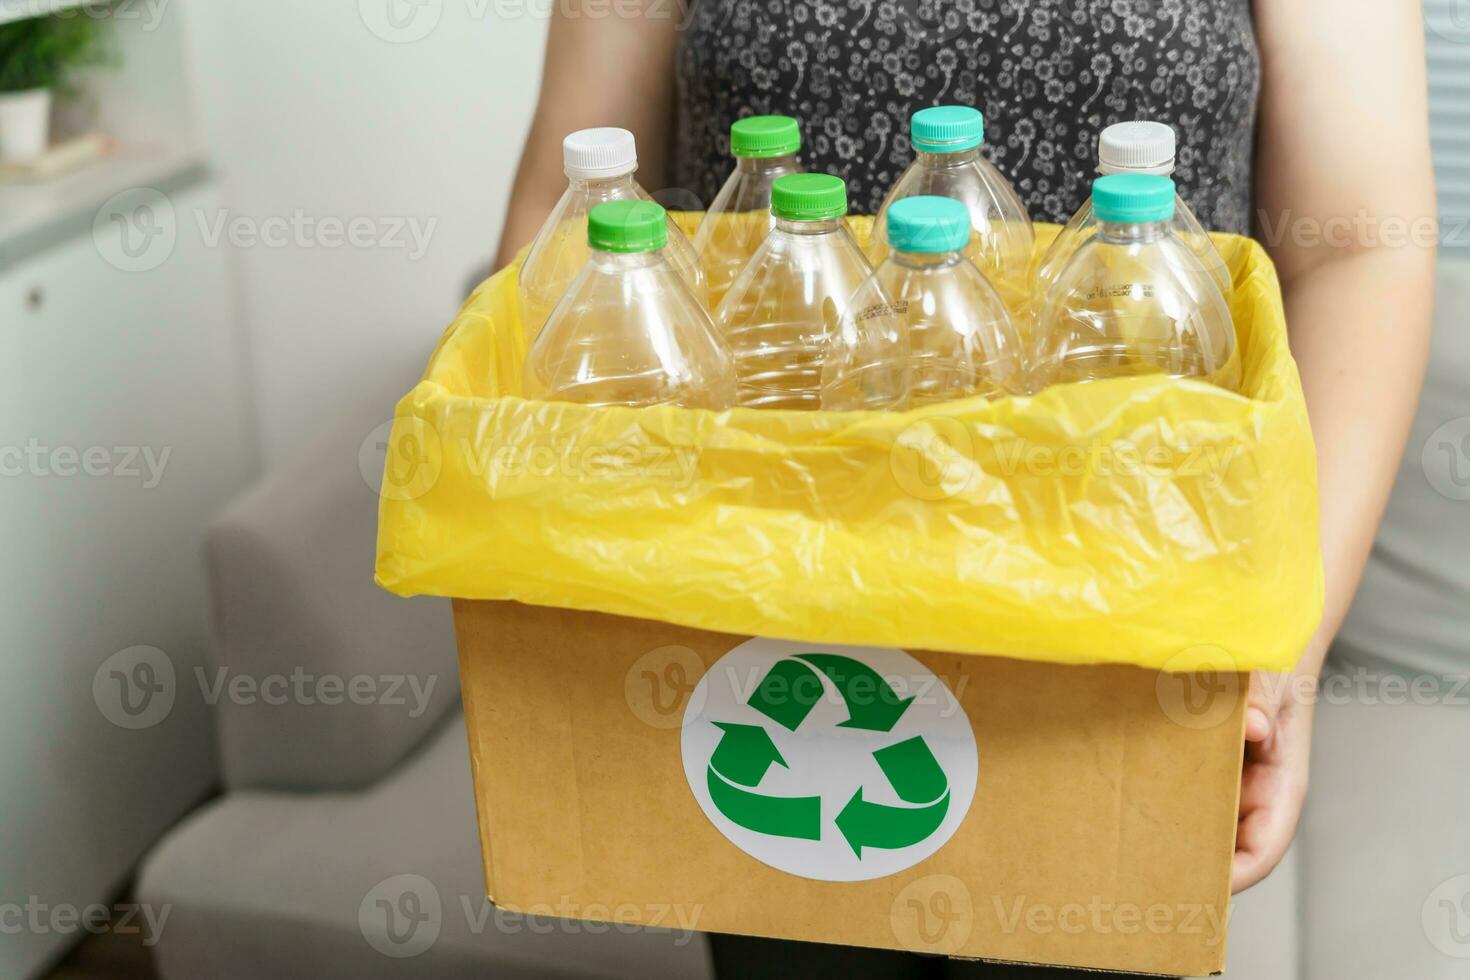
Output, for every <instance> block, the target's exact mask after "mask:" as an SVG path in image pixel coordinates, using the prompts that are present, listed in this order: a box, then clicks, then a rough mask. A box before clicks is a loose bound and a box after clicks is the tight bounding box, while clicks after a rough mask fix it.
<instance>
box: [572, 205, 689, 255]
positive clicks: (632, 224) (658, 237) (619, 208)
mask: <svg viewBox="0 0 1470 980" xmlns="http://www.w3.org/2000/svg"><path fill="white" fill-rule="evenodd" d="M668 243H669V225H668V218H667V215H666V214H665V212H664V209H663V208H661V207H659V206H658V205H657V204H654V203H653V202H652V201H609V202H607V203H606V204H599V205H597V207H595V208H593V209H592V211H591V213H589V214H588V215H587V244H588V245H590V246H592V247H593V248H595V249H597V250H598V251H599V252H623V253H627V252H652V251H653V250H654V249H659V248H663V247H664V246H665V245H667V244H668Z"/></svg>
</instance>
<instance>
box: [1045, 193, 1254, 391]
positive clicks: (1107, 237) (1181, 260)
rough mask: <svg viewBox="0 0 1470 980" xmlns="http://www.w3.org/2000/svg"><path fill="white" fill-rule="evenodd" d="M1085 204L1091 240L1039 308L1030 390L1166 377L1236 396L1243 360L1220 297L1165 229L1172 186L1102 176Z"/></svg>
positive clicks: (1197, 264) (1198, 265)
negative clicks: (1091, 213)
mask: <svg viewBox="0 0 1470 980" xmlns="http://www.w3.org/2000/svg"><path fill="white" fill-rule="evenodd" d="M1092 201H1093V207H1094V210H1095V211H1096V212H1097V221H1098V226H1097V232H1096V234H1094V235H1092V236H1091V237H1090V238H1089V239H1087V240H1086V241H1085V242H1083V243H1082V245H1081V247H1080V248H1078V249H1077V251H1076V252H1075V253H1073V255H1072V257H1071V258H1070V259H1069V260H1068V261H1067V264H1066V266H1065V267H1063V269H1062V271H1061V273H1060V274H1059V275H1058V277H1057V281H1056V283H1055V284H1054V285H1053V286H1052V288H1051V290H1050V292H1048V293H1047V295H1046V298H1045V300H1044V302H1043V304H1042V307H1041V315H1040V318H1039V319H1038V321H1037V329H1036V338H1035V346H1036V353H1035V358H1034V365H1033V375H1034V379H1035V383H1036V384H1037V386H1038V387H1045V386H1047V385H1049V384H1057V383H1063V382H1069V381H1093V380H1097V379H1100V378H1112V377H1121V376H1128V375H1139V374H1156V373H1163V374H1169V375H1173V376H1175V377H1197V378H1202V379H1204V380H1207V381H1210V382H1213V383H1214V384H1217V385H1219V386H1221V387H1223V388H1229V389H1231V390H1238V389H1239V387H1240V374H1241V367H1240V357H1239V355H1238V353H1237V348H1236V343H1235V327H1234V324H1233V322H1232V321H1231V318H1230V309H1229V307H1228V306H1227V305H1226V303H1225V297H1224V296H1223V295H1221V293H1220V288H1219V287H1218V286H1217V285H1215V280H1214V278H1213V277H1212V276H1211V275H1210V272H1209V270H1208V269H1206V268H1205V266H1204V263H1202V262H1201V261H1200V260H1199V257H1198V256H1197V255H1195V254H1194V252H1193V251H1191V250H1190V248H1189V247H1188V246H1187V245H1186V244H1185V243H1184V242H1183V241H1182V240H1181V239H1180V238H1179V236H1177V235H1175V234H1174V233H1173V231H1172V230H1171V223H1170V222H1171V220H1172V218H1173V216H1174V207H1175V191H1174V182H1173V181H1172V180H1170V179H1169V178H1168V177H1163V176H1157V175H1148V174H1114V175H1110V176H1106V177H1100V178H1098V180H1097V181H1096V182H1094V183H1093V185H1092Z"/></svg>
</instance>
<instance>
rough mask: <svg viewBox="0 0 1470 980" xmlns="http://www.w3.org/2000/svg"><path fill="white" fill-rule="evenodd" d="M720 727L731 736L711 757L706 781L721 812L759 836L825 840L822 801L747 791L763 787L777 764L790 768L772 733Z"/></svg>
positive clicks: (756, 728) (751, 727) (750, 727)
mask: <svg viewBox="0 0 1470 980" xmlns="http://www.w3.org/2000/svg"><path fill="white" fill-rule="evenodd" d="M715 726H716V727H717V728H719V729H720V730H721V731H723V732H724V733H725V734H724V735H723V736H721V738H720V744H719V745H717V746H716V747H715V754H714V755H713V756H712V757H711V758H710V763H709V772H708V773H707V774H706V781H707V783H708V785H709V795H710V799H711V800H712V801H713V802H714V804H715V806H716V807H717V808H718V809H719V811H720V812H721V813H723V814H724V815H725V816H726V817H728V818H730V820H732V821H734V822H735V823H737V824H739V825H740V826H742V827H744V828H745V829H746V830H753V831H755V832H756V833H758V834H771V835H774V836H776V837H795V838H797V839H799V840H820V839H821V837H822V798H821V797H820V796H765V795H762V794H760V793H753V792H751V791H750V790H748V789H746V788H745V787H747V786H756V785H758V784H759V783H760V781H761V779H762V778H764V776H765V774H766V770H767V769H769V768H770V767H771V766H772V765H778V766H783V767H784V766H785V765H786V760H785V759H783V758H781V753H780V751H779V750H778V749H777V748H776V743H775V742H772V741H771V736H770V735H769V734H768V733H767V732H766V730H765V729H764V728H761V727H760V726H759V725H736V724H729V723H725V722H715ZM737 784H738V785H737Z"/></svg>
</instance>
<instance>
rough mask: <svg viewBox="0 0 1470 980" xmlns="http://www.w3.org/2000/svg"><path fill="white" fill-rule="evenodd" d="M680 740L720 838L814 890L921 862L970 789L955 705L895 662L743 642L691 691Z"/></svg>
mask: <svg viewBox="0 0 1470 980" xmlns="http://www.w3.org/2000/svg"><path fill="white" fill-rule="evenodd" d="M682 734H683V743H682V749H683V756H684V775H685V777H686V778H687V779H688V781H689V788H690V790H691V791H692V792H693V793H694V798H695V799H696V800H698V801H699V805H700V807H701V808H702V809H703V810H704V813H705V816H707V817H708V818H709V819H710V821H711V822H712V823H713V824H714V825H715V826H716V827H717V828H718V829H719V831H720V833H722V834H724V835H725V837H726V838H728V839H729V840H730V842H731V843H732V844H734V845H735V846H736V847H738V848H740V849H741V850H742V851H744V852H745V853H746V854H749V855H750V856H751V857H753V858H755V859H756V860H758V861H761V862H763V863H765V864H768V865H770V866H771V867H773V868H778V869H780V870H781V871H786V872H789V873H791V874H794V875H800V876H801V877H803V878H815V879H818V880H821V881H866V880H868V879H870V878H882V877H885V876H887V875H891V874H895V873H896V872H899V871H902V870H904V869H905V868H910V867H913V866H914V865H915V864H918V863H919V862H920V861H922V860H924V859H925V858H927V857H929V856H930V855H931V854H933V853H934V852H935V851H937V850H939V849H940V848H941V847H943V846H944V844H945V843H946V842H947V841H948V840H949V839H950V837H952V836H953V835H954V832H955V831H956V830H957V829H959V826H960V824H961V823H963V822H964V819H965V814H966V813H968V812H969V809H970V803H971V801H972V800H973V799H974V796H975V786H976V783H977V780H978V778H979V761H978V753H977V751H976V748H975V736H974V733H973V732H972V731H971V729H970V720H969V718H968V717H966V715H965V712H964V709H963V708H962V707H961V706H960V703H959V700H958V699H957V698H956V697H955V696H954V694H953V693H952V692H951V691H950V689H949V687H948V686H946V685H945V683H944V682H943V681H942V680H941V679H940V678H938V677H937V676H935V675H934V673H933V672H931V671H930V670H929V669H928V668H927V667H925V666H924V665H923V664H921V663H919V662H918V661H917V660H915V659H914V658H913V657H910V656H909V655H908V654H906V653H903V652H902V651H899V650H884V649H877V648H873V647H834V646H823V645H820V644H810V643H791V642H787V641H784V640H767V639H759V638H757V639H753V640H748V641H747V642H745V643H742V644H741V645H740V646H738V647H736V648H735V649H734V650H731V651H730V652H729V653H727V654H725V656H724V657H722V658H720V660H719V661H718V662H717V663H716V664H715V665H714V666H713V667H711V668H710V669H709V671H708V672H706V673H705V675H704V677H703V678H702V679H701V680H700V682H699V685H698V686H697V687H696V688H695V691H694V695H693V696H692V697H691V698H690V699H689V705H688V707H687V708H686V712H685V719H684V728H683V733H682Z"/></svg>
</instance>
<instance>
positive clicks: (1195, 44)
mask: <svg viewBox="0 0 1470 980" xmlns="http://www.w3.org/2000/svg"><path fill="white" fill-rule="evenodd" d="M694 3H695V5H694V8H693V10H692V11H691V12H690V14H689V22H688V25H687V27H686V28H685V29H684V30H683V32H682V34H681V40H680V44H679V53H678V69H677V82H676V84H677V99H678V121H677V137H676V141H675V147H674V166H673V169H672V174H673V182H674V184H675V185H676V186H677V187H679V188H682V189H685V190H688V191H692V192H693V193H694V194H695V195H696V196H697V197H698V198H699V199H700V200H701V201H704V202H706V203H708V202H709V201H710V200H711V199H713V197H714V195H715V193H716V191H717V190H718V189H719V186H720V184H721V182H722V181H723V180H724V178H725V177H726V176H727V174H728V173H729V171H730V166H731V164H730V158H729V149H730V123H731V122H733V121H734V120H735V119H738V118H740V117H742V116H748V115H758V114H765V113H780V114H785V115H790V116H795V117H796V118H797V119H799V120H800V121H801V124H802V129H803V133H804V135H805V146H804V147H803V149H802V162H803V164H804V165H805V166H806V168H807V169H808V170H814V171H825V172H828V173H834V174H837V175H838V176H839V177H842V178H844V179H845V180H847V182H848V190H849V196H850V198H851V200H852V208H853V211H854V212H856V213H869V214H871V213H873V212H875V211H877V209H878V207H879V205H880V204H881V203H882V200H883V196H884V194H886V193H887V190H888V188H889V187H890V186H891V185H892V184H893V182H894V181H895V180H897V179H898V176H899V174H901V173H902V172H903V169H904V167H905V166H907V165H908V163H909V161H910V160H912V158H913V151H912V149H911V148H910V147H909V143H908V120H909V116H910V115H911V114H912V113H913V112H914V111H916V110H918V109H922V108H924V107H926V106H931V105H942V104H963V105H973V106H976V107H978V108H980V109H981V110H983V111H984V113H985V119H986V152H987V153H988V154H989V156H990V159H991V160H992V161H993V162H994V163H995V164H996V166H998V167H999V168H1000V170H1001V172H1002V173H1004V174H1005V175H1006V176H1007V177H1009V178H1010V179H1011V181H1012V182H1013V183H1014V184H1015V186H1016V190H1017V191H1018V192H1019V193H1020V195H1021V198H1022V199H1023V200H1024V201H1025V202H1026V206H1027V208H1028V209H1029V210H1030V212H1031V215H1032V217H1033V218H1035V219H1036V220H1038V221H1066V220H1067V218H1069V217H1070V216H1071V215H1072V213H1073V212H1074V211H1076V209H1077V208H1078V207H1079V206H1080V205H1081V203H1082V201H1083V200H1084V199H1085V198H1086V196H1087V193H1088V189H1089V186H1090V183H1091V180H1092V178H1093V176H1094V175H1095V171H1096V168H1097V136H1098V133H1099V132H1101V131H1102V130H1103V129H1104V128H1106V127H1107V126H1110V125H1112V124H1113V123H1116V122H1123V121H1126V120H1129V119H1153V120H1157V121H1159V122H1166V123H1169V124H1170V125H1172V126H1173V127H1174V128H1175V131H1176V132H1177V133H1178V135H1179V156H1178V169H1177V171H1176V173H1175V179H1176V180H1177V181H1178V182H1179V187H1180V191H1181V193H1182V194H1183V195H1184V197H1185V199H1186V200H1187V201H1188V202H1189V204H1190V206H1191V207H1192V208H1193V209H1194V211H1195V213H1196V214H1197V215H1198V216H1199V218H1200V220H1201V221H1202V222H1204V223H1205V224H1206V225H1208V226H1210V227H1211V228H1215V229H1218V230H1221V231H1233V232H1239V233H1247V232H1248V231H1249V228H1250V212H1251V198H1252V193H1251V171H1252V156H1253V151H1254V143H1255V120H1256V104H1257V99H1258V97H1259V94H1260V54H1259V51H1258V49H1257V47H1256V37H1255V25H1254V21H1253V18H1252V14H1251V0H810V2H804V0H694Z"/></svg>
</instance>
